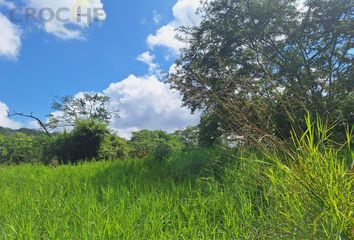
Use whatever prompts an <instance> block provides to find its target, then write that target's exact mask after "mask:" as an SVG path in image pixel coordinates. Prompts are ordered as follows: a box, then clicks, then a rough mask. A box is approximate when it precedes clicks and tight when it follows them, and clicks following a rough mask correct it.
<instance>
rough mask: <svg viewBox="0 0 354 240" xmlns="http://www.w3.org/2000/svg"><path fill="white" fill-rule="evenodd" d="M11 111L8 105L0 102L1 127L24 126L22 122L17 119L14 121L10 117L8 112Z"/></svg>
mask: <svg viewBox="0 0 354 240" xmlns="http://www.w3.org/2000/svg"><path fill="white" fill-rule="evenodd" d="M8 111H9V108H8V106H7V105H6V104H5V103H3V102H0V127H4V128H11V129H19V128H21V127H22V124H21V123H19V122H16V121H13V120H11V119H9V118H8V116H7V112H8Z"/></svg>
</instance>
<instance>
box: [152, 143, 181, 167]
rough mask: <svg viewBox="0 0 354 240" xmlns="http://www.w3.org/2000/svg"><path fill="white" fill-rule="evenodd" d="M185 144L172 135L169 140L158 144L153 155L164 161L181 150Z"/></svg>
mask: <svg viewBox="0 0 354 240" xmlns="http://www.w3.org/2000/svg"><path fill="white" fill-rule="evenodd" d="M183 146H184V145H183V144H182V143H181V142H180V141H179V140H178V139H177V138H174V137H171V138H170V139H168V140H167V141H165V142H160V143H159V144H157V146H156V147H155V150H154V154H153V157H154V159H156V160H158V161H159V162H160V163H162V162H164V161H166V160H167V159H168V157H170V156H171V155H172V154H173V153H176V152H179V151H181V150H182V149H183Z"/></svg>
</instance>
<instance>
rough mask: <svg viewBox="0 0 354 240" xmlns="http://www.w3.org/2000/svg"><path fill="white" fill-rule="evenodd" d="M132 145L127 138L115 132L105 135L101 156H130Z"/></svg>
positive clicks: (119, 157)
mask: <svg viewBox="0 0 354 240" xmlns="http://www.w3.org/2000/svg"><path fill="white" fill-rule="evenodd" d="M130 152H131V147H130V146H129V144H128V143H127V141H126V140H124V139H123V138H120V137H118V136H116V135H114V134H109V135H107V136H105V137H104V139H103V141H102V143H101V146H100V150H99V158H100V159H105V160H117V159H126V158H128V157H129V155H130Z"/></svg>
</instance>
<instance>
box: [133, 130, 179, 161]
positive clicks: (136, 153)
mask: <svg viewBox="0 0 354 240" xmlns="http://www.w3.org/2000/svg"><path fill="white" fill-rule="evenodd" d="M130 143H131V146H132V148H133V150H132V157H137V158H144V157H147V156H152V157H156V160H159V161H163V160H165V159H166V158H167V157H168V155H170V154H171V153H173V152H175V151H179V150H180V149H182V148H183V144H182V142H181V141H180V140H179V138H178V137H176V136H174V135H172V134H168V133H166V132H164V131H149V130H142V131H139V132H135V133H133V136H132V139H131V141H130Z"/></svg>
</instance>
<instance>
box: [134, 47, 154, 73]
mask: <svg viewBox="0 0 354 240" xmlns="http://www.w3.org/2000/svg"><path fill="white" fill-rule="evenodd" d="M136 59H137V60H138V61H140V62H143V63H145V64H146V65H148V66H149V72H150V73H151V74H156V73H158V72H159V65H158V64H157V63H155V62H154V61H155V56H154V55H152V54H151V53H150V52H149V51H146V52H144V53H142V54H140V55H139V56H138V57H137V58H136Z"/></svg>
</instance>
